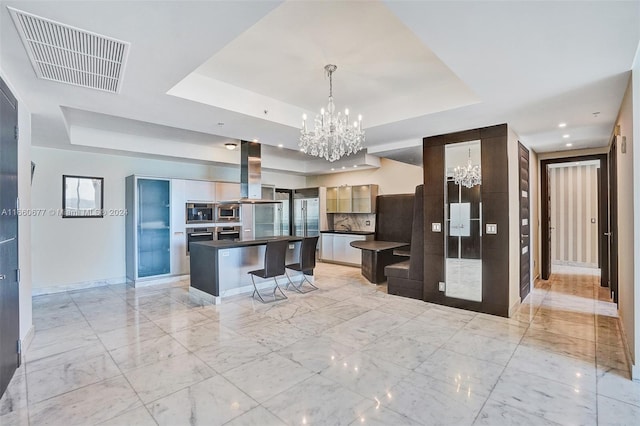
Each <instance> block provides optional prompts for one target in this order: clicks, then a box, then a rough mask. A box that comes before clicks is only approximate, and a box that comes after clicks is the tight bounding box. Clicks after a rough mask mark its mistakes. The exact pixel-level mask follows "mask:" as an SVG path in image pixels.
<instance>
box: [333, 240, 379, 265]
mask: <svg viewBox="0 0 640 426" xmlns="http://www.w3.org/2000/svg"><path fill="white" fill-rule="evenodd" d="M372 239H373V235H354V234H326V233H325V234H322V247H321V259H322V260H323V261H325V262H334V263H343V264H346V265H353V266H360V265H361V263H362V253H361V251H360V249H356V248H353V247H351V242H352V241H368V240H372Z"/></svg>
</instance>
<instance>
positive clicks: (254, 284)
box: [251, 275, 289, 303]
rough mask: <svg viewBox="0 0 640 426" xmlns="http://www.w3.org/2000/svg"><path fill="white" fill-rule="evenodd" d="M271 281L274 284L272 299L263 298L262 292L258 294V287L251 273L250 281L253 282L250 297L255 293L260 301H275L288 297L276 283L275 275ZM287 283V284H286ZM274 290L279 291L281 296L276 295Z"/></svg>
mask: <svg viewBox="0 0 640 426" xmlns="http://www.w3.org/2000/svg"><path fill="white" fill-rule="evenodd" d="M273 281H274V282H275V284H276V285H275V287H273V300H265V299H264V298H263V297H262V294H260V291H259V290H258V287H256V280H255V278H254V276H253V275H251V283H252V284H253V293H252V294H251V297H254V296H255V295H256V294H257V295H258V299H260V301H261V302H262V303H273V302H277V301H278V300H284V299H288V297H287V296H286V295H285V294H284V292H283V291H282V289H281V288H280V286H279V285H278V280H277V279H276V277H273ZM288 285H289V284H287V286H288ZM276 291H280V294H281V295H282V297H278V296H276Z"/></svg>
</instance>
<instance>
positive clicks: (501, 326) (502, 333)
mask: <svg viewBox="0 0 640 426" xmlns="http://www.w3.org/2000/svg"><path fill="white" fill-rule="evenodd" d="M464 329H465V330H468V331H470V332H472V333H474V334H479V335H481V336H486V337H491V338H493V339H498V340H505V341H507V342H511V343H516V344H517V343H520V340H521V339H522V336H524V333H525V332H526V331H527V328H526V326H522V325H520V323H519V322H518V323H514V322H508V321H505V322H498V321H495V320H490V319H487V318H484V317H482V316H476V317H475V318H473V319H472V320H471V321H469V322H468V323H467V324H466V325H465V326H464Z"/></svg>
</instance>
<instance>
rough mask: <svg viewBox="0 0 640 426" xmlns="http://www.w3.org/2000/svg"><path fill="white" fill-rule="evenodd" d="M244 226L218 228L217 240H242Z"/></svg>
mask: <svg viewBox="0 0 640 426" xmlns="http://www.w3.org/2000/svg"><path fill="white" fill-rule="evenodd" d="M241 232H242V226H218V227H217V228H216V239H217V240H236V241H237V240H240V233H241Z"/></svg>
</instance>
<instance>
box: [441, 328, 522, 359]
mask: <svg viewBox="0 0 640 426" xmlns="http://www.w3.org/2000/svg"><path fill="white" fill-rule="evenodd" d="M517 346H518V345H517V344H515V343H511V342H508V341H505V340H498V339H492V338H491V337H486V336H482V335H479V334H475V333H473V332H471V331H468V330H465V329H463V330H460V331H459V332H458V333H456V334H455V335H454V336H453V337H452V338H451V339H449V341H448V342H447V343H445V344H444V346H443V347H444V348H445V349H448V350H450V351H453V352H457V353H459V354H462V355H468V356H470V357H473V358H476V359H481V360H485V361H489V362H493V363H495V364H500V365H503V366H504V365H507V362H509V359H511V355H513V352H514V351H515V350H516V347H517Z"/></svg>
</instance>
